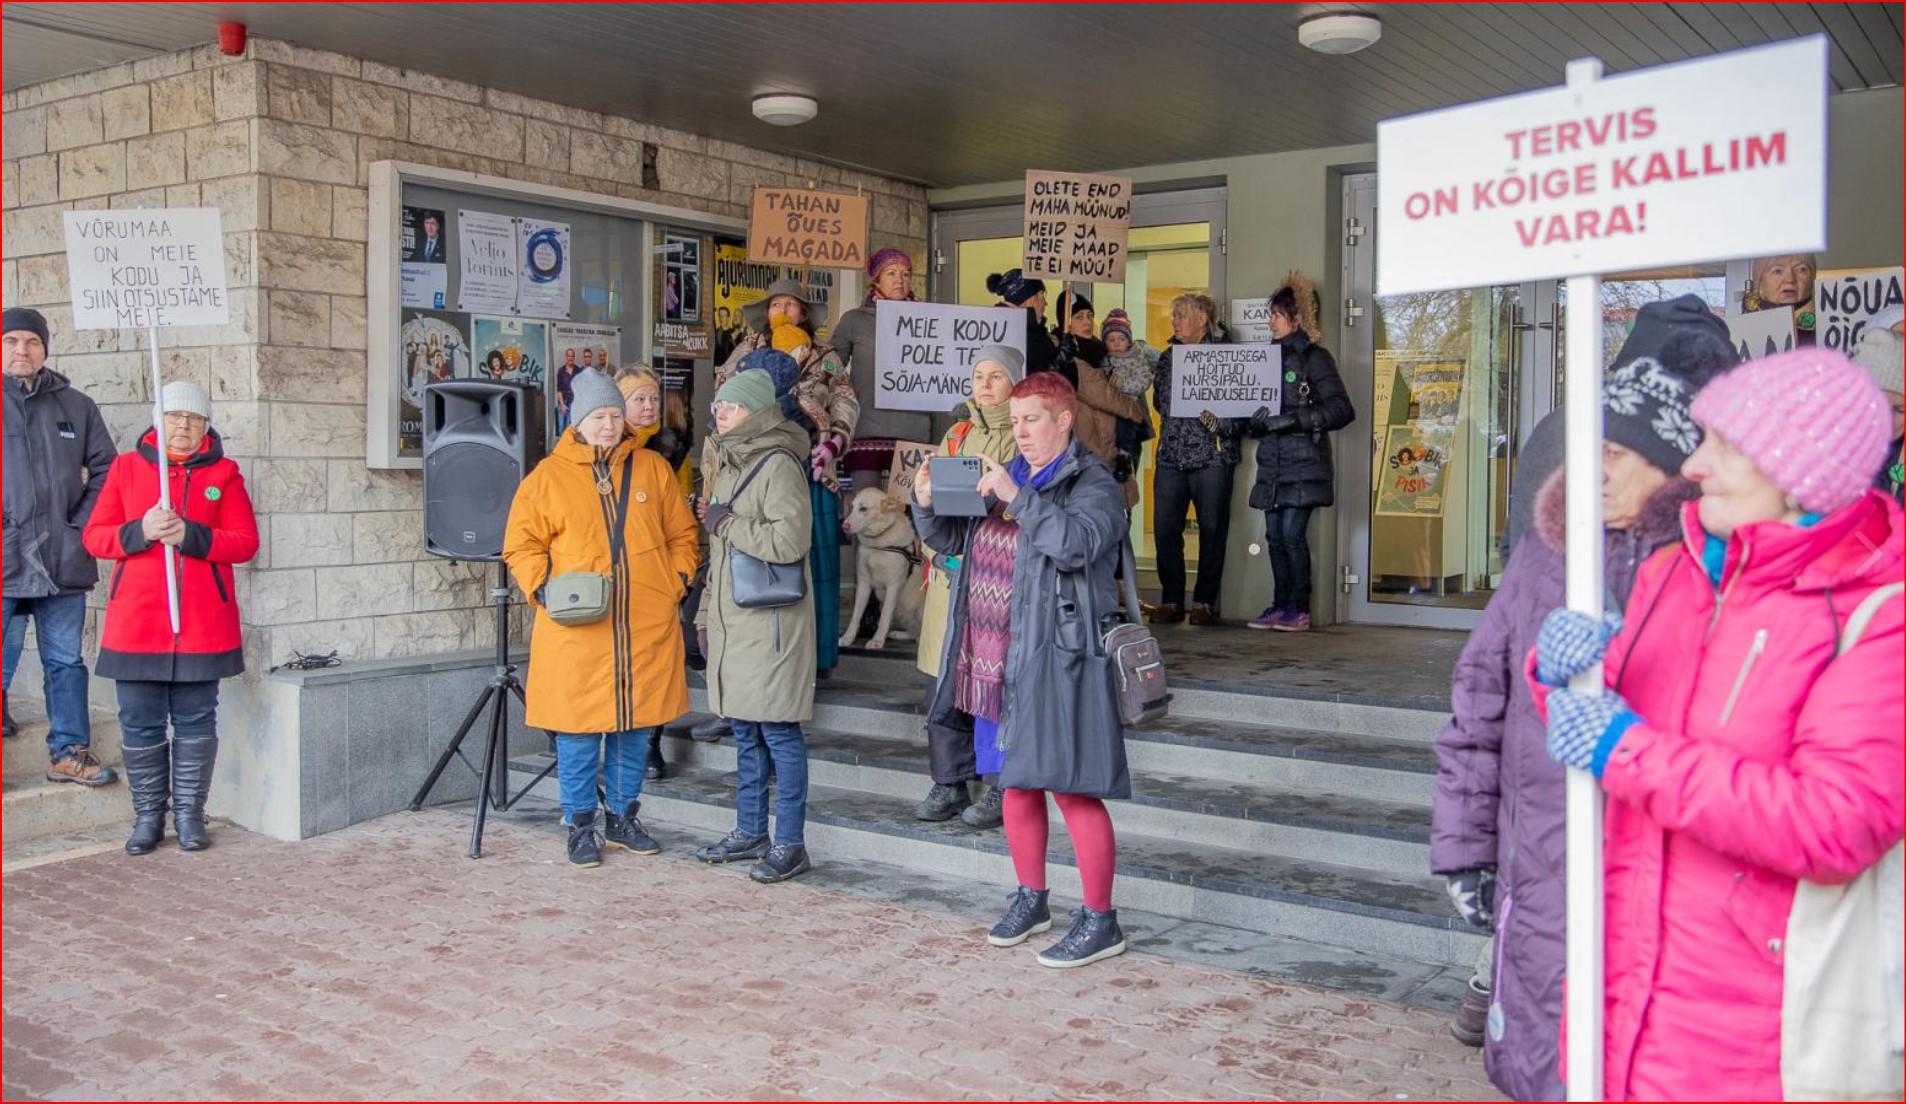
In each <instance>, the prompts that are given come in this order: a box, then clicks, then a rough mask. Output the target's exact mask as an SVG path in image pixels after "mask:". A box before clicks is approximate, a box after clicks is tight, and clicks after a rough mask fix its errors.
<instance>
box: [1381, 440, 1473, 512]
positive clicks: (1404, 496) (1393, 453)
mask: <svg viewBox="0 0 1906 1104" xmlns="http://www.w3.org/2000/svg"><path fill="white" fill-rule="evenodd" d="M1455 436H1456V427H1455V426H1453V425H1424V424H1421V423H1417V422H1409V423H1406V424H1404V425H1393V426H1390V427H1389V429H1388V431H1387V432H1386V433H1385V434H1384V441H1383V454H1382V457H1381V461H1382V463H1381V468H1380V472H1381V478H1379V479H1378V480H1377V493H1376V508H1375V509H1374V510H1373V511H1372V513H1374V514H1375V515H1376V516H1377V517H1417V518H1440V517H1442V516H1443V509H1444V506H1445V504H1446V502H1445V499H1446V496H1447V491H1448V478H1447V477H1448V474H1449V461H1450V447H1451V445H1452V443H1453V442H1454V440H1455Z"/></svg>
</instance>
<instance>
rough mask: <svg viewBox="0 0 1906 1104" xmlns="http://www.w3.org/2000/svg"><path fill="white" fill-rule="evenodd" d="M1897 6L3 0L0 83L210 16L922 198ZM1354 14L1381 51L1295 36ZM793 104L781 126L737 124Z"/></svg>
mask: <svg viewBox="0 0 1906 1104" xmlns="http://www.w3.org/2000/svg"><path fill="white" fill-rule="evenodd" d="M1898 7H1899V5H1898V4H1883V5H1845V4H1815V5H1808V4H1799V3H1783V4H1747V5H1740V4H1625V3H1624V4H1581V3H1562V4H1550V3H1495V4H1386V3H1340V4H1330V5H1325V4H1315V3H1311V4H1273V3H1261V4H1248V5H1246V4H1165V3H1132V4H1004V3H976V4H841V3H820V4H804V5H801V6H800V7H798V8H793V7H789V6H786V5H773V4H694V3H669V4H631V3H623V4H557V3H545V4H463V3H452V4H411V3H307V4H278V3H89V4H69V3H17V2H9V3H7V4H5V5H4V6H3V7H0V27H3V28H4V42H0V49H3V50H4V53H5V55H6V58H7V65H6V67H5V72H4V81H5V86H6V87H7V88H17V87H20V86H22V85H25V84H30V83H35V82H38V81H42V80H47V79H51V78H53V77H57V76H62V75H65V74H67V73H73V72H80V71H84V70H86V69H90V68H94V67H97V66H102V65H109V64H113V63H115V62H119V61H124V60H128V59H130V58H136V57H141V56H145V55H147V54H149V53H153V52H159V51H167V50H175V49H180V48H184V47H187V46H192V45H196V44H199V43H203V42H209V41H211V40H212V38H213V37H214V35H215V33H216V26H217V23H218V21H219V20H220V19H237V20H240V21H243V22H245V23H247V24H248V25H249V26H250V28H251V31H252V33H253V34H255V35H260V36H267V37H271V38H278V39H283V40H287V41H291V42H295V43H299V44H301V45H305V46H311V47H316V48H321V49H328V50H335V51H339V52H341V53H346V54H352V55H355V56H358V57H363V58H368V59H371V60H374V61H379V62H383V63H385V64H390V65H397V66H401V67H404V68H409V69H414V70H419V71H422V72H427V73H433V74H437V75H441V76H445V77H451V78H455V79H457V80H462V81H468V82H471V83H475V84H481V85H485V86H489V87H494V88H497V89H501V90H504V91H509V92H515V93H519V94H522V95H526V96H532V97H537V98H541V99H548V100H553V101H556V102H559V103H566V104H570V105H573V106H576V107H581V108H584V109H587V110H591V111H599V112H606V113H612V114H616V115H623V116H628V117H632V118H638V119H642V120H644V121H648V122H653V123H656V124H658V125H662V126H668V127H672V128H676V129H679V130H685V131H689V132H691V133H696V134H704V135H708V136H710V137H714V138H720V139H725V140H728V141H733V142H739V143H744V144H747V145H751V146H755V147H758V148H763V149H768V150H772V151H776V152H782V153H786V154H789V155H792V156H797V157H801V158H806V159H809V160H810V161H826V162H831V163H836V164H843V165H851V166H854V167H858V168H867V169H872V170H875V171H879V172H883V173H887V174H891V175H894V176H897V177H900V178H903V179H908V180H914V181H917V182H920V183H923V184H929V185H954V184H963V183H975V182H982V181H989V180H1000V179H1009V178H1011V177H1014V176H1017V175H1019V174H1020V173H1022V172H1023V171H1024V170H1025V168H1026V167H1027V166H1028V165H1038V166H1040V167H1047V168H1055V169H1077V170H1089V169H1098V168H1104V167H1107V166H1112V165H1132V164H1158V163H1166V162H1177V161H1195V160H1204V159H1211V158H1220V157H1230V156H1238V155H1243V154H1251V153H1271V152H1278V151H1283V150H1292V149H1307V148H1316V147H1320V146H1332V145H1345V144H1352V143H1358V142H1368V141H1371V140H1372V139H1373V138H1374V136H1375V133H1376V124H1377V123H1378V122H1379V121H1381V120H1383V119H1386V118H1394V117H1396V116H1399V115H1407V114H1412V113H1414V112H1418V111H1423V110H1428V109H1431V108H1436V107H1444V106H1449V105H1452V104H1457V103H1464V102H1467V101H1470V100H1475V99H1482V98H1486V97H1490V96H1498V95H1504V94H1508V93H1513V92H1519V91H1525V90H1528V89H1531V88H1538V87H1545V86H1549V85H1554V84H1559V83H1561V80H1562V69H1563V66H1564V65H1565V64H1566V62H1567V61H1568V60H1569V59H1571V58H1577V57H1585V56H1591V55H1593V56H1599V57H1601V58H1602V60H1603V62H1604V63H1605V65H1606V66H1607V70H1608V72H1610V73H1617V72H1622V71H1624V70H1628V69H1632V68H1635V67H1638V66H1643V65H1653V64H1658V63H1659V62H1661V61H1663V60H1676V59H1679V58H1682V57H1689V56H1701V55H1703V54H1706V53H1710V52H1714V51H1717V50H1721V49H1728V48H1732V47H1735V46H1737V45H1749V44H1759V43H1762V42H1766V41H1770V40H1772V39H1777V38H1789V37H1793V36H1794V35H1796V34H1800V33H1810V32H1811V31H1814V30H1820V31H1824V32H1825V33H1827V34H1828V35H1829V36H1830V37H1832V38H1833V39H1834V47H1833V49H1832V51H1831V55H1832V75H1833V80H1834V83H1835V85H1836V87H1839V88H1863V87H1870V86H1873V85H1875V84H1896V83H1897V82H1898V81H1899V79H1900V72H1901V62H1902V59H1901V54H1902V44H1901V39H1900V35H1899V13H1898V11H1897V10H1895V9H1897V8H1898ZM1353 9H1360V10H1367V11H1370V12H1372V13H1374V14H1376V15H1378V16H1379V17H1381V18H1382V19H1383V21H1384V34H1383V40H1382V41H1381V42H1379V43H1378V44H1377V45H1376V46H1374V47H1372V48H1370V49H1368V50H1365V51H1362V52H1361V53H1357V54H1352V55H1348V56H1344V57H1326V56H1323V55H1320V54H1317V53H1314V52H1312V51H1309V50H1306V49H1304V48H1303V47H1301V46H1300V45H1298V43H1297V38H1296V27H1297V24H1298V22H1299V21H1300V20H1301V19H1302V18H1303V17H1305V16H1306V15H1309V14H1313V13H1316V12H1320V11H1326V10H1338V11H1341V10H1353ZM762 92H802V93H806V94H808V95H812V96H814V97H815V98H817V99H818V100H820V102H821V114H820V117H819V118H818V119H817V120H815V121H814V122H812V123H809V124H807V125H805V126H802V127H799V128H793V129H782V128H776V127H769V126H766V125H765V124H762V123H760V122H758V121H756V120H755V119H754V118H752V116H751V115H750V114H749V112H748V101H749V99H750V98H752V97H753V96H754V95H756V94H758V93H762Z"/></svg>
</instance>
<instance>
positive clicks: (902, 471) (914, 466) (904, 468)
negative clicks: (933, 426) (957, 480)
mask: <svg viewBox="0 0 1906 1104" xmlns="http://www.w3.org/2000/svg"><path fill="white" fill-rule="evenodd" d="M939 451H940V446H938V445H928V444H922V443H921V442H919V441H895V442H894V443H893V466H891V467H889V468H888V469H887V497H888V498H891V499H894V500H895V501H897V502H910V501H912V499H913V477H914V476H916V475H919V474H920V468H921V467H922V466H923V465H925V464H926V462H927V460H928V459H929V458H930V457H932V456H933V454H934V453H936V452H939Z"/></svg>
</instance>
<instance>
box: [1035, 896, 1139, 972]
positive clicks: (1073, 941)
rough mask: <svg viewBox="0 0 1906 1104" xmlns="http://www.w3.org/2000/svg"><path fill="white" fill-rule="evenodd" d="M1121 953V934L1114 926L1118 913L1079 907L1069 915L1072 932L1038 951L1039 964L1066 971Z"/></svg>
mask: <svg viewBox="0 0 1906 1104" xmlns="http://www.w3.org/2000/svg"><path fill="white" fill-rule="evenodd" d="M1124 953H1125V933H1124V932H1122V931H1120V930H1119V927H1118V910H1117V909H1106V910H1105V911H1104V912H1093V911H1092V910H1091V909H1089V908H1081V909H1079V910H1077V911H1076V912H1074V913H1073V914H1072V930H1071V931H1069V932H1067V933H1065V935H1064V936H1063V937H1062V938H1061V939H1060V940H1059V941H1058V942H1057V943H1054V944H1053V945H1052V946H1050V947H1047V948H1046V949H1045V950H1043V951H1040V952H1039V965H1041V966H1050V967H1052V968H1053V969H1055V970H1070V969H1072V968H1073V967H1075V966H1089V965H1091V964H1092V963H1094V962H1097V961H1098V960H1100V959H1102V958H1111V957H1112V956H1113V955H1122V954H1124Z"/></svg>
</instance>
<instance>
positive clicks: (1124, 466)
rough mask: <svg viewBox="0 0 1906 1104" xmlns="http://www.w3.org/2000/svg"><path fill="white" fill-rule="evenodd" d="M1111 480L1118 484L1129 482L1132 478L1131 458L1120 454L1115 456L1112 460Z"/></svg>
mask: <svg viewBox="0 0 1906 1104" xmlns="http://www.w3.org/2000/svg"><path fill="white" fill-rule="evenodd" d="M1112 478H1113V479H1116V480H1118V481H1119V482H1120V483H1125V482H1129V481H1130V480H1131V478H1132V458H1131V457H1129V456H1127V455H1125V454H1124V453H1122V452H1121V453H1119V454H1118V455H1117V456H1115V457H1113V458H1112Z"/></svg>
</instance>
